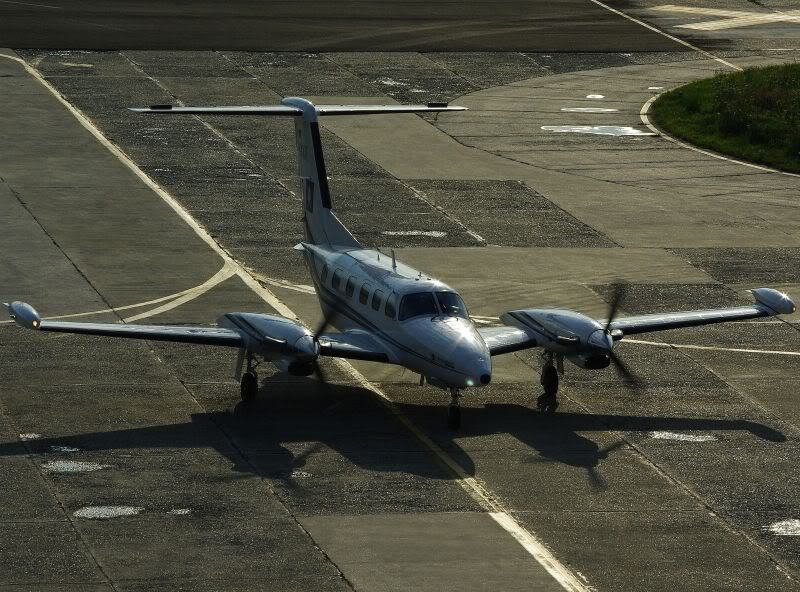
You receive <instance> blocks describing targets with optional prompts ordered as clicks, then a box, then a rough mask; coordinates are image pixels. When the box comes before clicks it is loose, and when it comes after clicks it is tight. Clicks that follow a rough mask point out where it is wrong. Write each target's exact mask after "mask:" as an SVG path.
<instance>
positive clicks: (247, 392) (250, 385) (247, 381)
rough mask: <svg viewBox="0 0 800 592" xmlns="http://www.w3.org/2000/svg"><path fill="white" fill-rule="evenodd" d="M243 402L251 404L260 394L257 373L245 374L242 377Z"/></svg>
mask: <svg viewBox="0 0 800 592" xmlns="http://www.w3.org/2000/svg"><path fill="white" fill-rule="evenodd" d="M241 394H242V401H243V402H245V403H250V402H251V401H253V400H254V399H255V398H256V395H257V394H258V378H257V377H256V374H255V372H245V373H244V374H243V375H242V384H241Z"/></svg>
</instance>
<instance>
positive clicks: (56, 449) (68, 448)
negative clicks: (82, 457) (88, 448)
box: [50, 446, 81, 453]
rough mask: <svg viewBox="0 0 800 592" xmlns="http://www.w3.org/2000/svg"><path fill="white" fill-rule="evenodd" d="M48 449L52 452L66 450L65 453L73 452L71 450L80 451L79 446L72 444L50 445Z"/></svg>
mask: <svg viewBox="0 0 800 592" xmlns="http://www.w3.org/2000/svg"><path fill="white" fill-rule="evenodd" d="M50 450H51V451H52V452H67V453H73V452H80V451H81V449H80V448H75V447H74V446H51V447H50Z"/></svg>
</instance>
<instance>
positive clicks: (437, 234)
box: [381, 230, 447, 238]
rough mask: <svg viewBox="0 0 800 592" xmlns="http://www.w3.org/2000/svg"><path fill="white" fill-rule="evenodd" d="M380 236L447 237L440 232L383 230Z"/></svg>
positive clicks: (444, 233)
mask: <svg viewBox="0 0 800 592" xmlns="http://www.w3.org/2000/svg"><path fill="white" fill-rule="evenodd" d="M381 234H385V235H386V236H431V237H433V238H442V237H443V236H447V233H446V232H442V231H441V230H384V231H383V232H381Z"/></svg>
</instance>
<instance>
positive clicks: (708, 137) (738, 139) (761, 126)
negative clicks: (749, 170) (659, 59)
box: [648, 64, 800, 173]
mask: <svg viewBox="0 0 800 592" xmlns="http://www.w3.org/2000/svg"><path fill="white" fill-rule="evenodd" d="M648 115H649V116H650V118H651V119H652V121H653V122H654V123H655V124H656V125H657V126H658V127H660V128H662V129H663V130H665V131H666V132H668V133H669V134H671V135H674V136H676V137H679V138H682V139H684V140H687V141H689V142H691V143H692V144H696V145H698V146H703V147H705V148H710V149H712V150H715V151H716V152H721V153H723V154H728V155H731V156H734V157H736V158H741V159H744V160H749V161H752V162H757V163H760V164H765V165H768V166H771V167H775V168H778V169H782V170H785V171H790V172H793V173H800V65H796V64H786V65H782V66H767V67H763V68H750V69H747V70H745V71H743V72H735V73H731V74H717V75H716V76H714V77H713V78H708V79H706V80H699V81H697V82H692V83H690V84H687V85H686V86H682V87H681V88H678V89H675V90H673V91H670V92H668V93H664V94H663V95H661V96H660V97H659V98H658V99H657V100H656V101H655V102H654V103H653V105H652V106H651V108H650V111H649V113H648Z"/></svg>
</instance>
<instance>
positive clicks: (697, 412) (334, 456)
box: [0, 2, 800, 591]
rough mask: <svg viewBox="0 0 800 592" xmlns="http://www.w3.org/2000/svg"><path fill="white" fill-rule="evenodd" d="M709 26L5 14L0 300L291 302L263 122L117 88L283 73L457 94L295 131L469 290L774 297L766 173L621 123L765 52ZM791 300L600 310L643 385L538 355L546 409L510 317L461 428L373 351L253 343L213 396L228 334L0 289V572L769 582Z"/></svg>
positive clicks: (779, 225)
mask: <svg viewBox="0 0 800 592" xmlns="http://www.w3.org/2000/svg"><path fill="white" fill-rule="evenodd" d="M730 4H731V6H730V8H731V9H740V8H742V7H741V6H739V5H738V4H737V3H736V2H731V3H730ZM750 6H751V10H757V9H756V8H752V5H750ZM626 10H627V9H626ZM642 10H644V9H642ZM637 26H638V25H637ZM771 26H772V25H763V26H762V39H767V40H769V39H770V38H771V36H773V33H772V31H775V30H782V29H780V27H785V25H781V24H778V25H775V27H778V28H777V29H773V28H770V27H771ZM798 26H800V25H798ZM643 31H646V30H645V29H643ZM737 31H738V29H737V30H729V31H728V32H727V33H726V35H727V38H726V44H727V46H728V47H729V48H732V49H730V50H729V51H726V52H724V53H715V54H714V55H713V56H709V55H707V54H703V53H701V52H698V51H695V50H693V49H691V48H689V47H681V48H680V50H678V51H657V52H649V51H644V52H642V51H637V52H624V53H601V52H592V53H582V52H579V53H560V52H556V51H553V52H552V53H548V52H529V53H524V54H522V53H513V52H499V53H492V54H477V53H441V52H440V53H427V54H420V53H385V54H380V53H355V54H351V53H325V54H288V53H271V54H262V53H250V52H235V51H197V52H165V51H119V52H91V51H65V50H54V51H42V50H18V51H17V52H13V51H10V50H6V51H5V52H4V53H5V55H6V56H9V57H0V95H2V96H3V97H4V98H6V103H7V106H8V114H7V116H6V117H4V118H2V119H0V137H2V138H3V140H4V141H3V143H2V144H0V151H1V154H2V158H0V199H2V211H3V212H4V217H3V223H2V228H3V232H2V233H0V245H1V247H2V252H3V253H5V254H7V255H6V256H4V257H2V258H0V300H2V301H7V300H12V299H14V300H16V299H18V300H25V301H28V302H31V303H32V304H33V305H35V306H36V307H37V309H38V310H39V311H40V312H41V313H42V315H43V316H60V315H81V316H77V317H75V320H81V319H82V320H105V321H111V320H126V322H142V323H190V324H202V325H205V324H211V323H213V322H214V319H215V318H216V317H217V316H219V314H221V313H222V312H224V311H230V310H247V311H255V312H259V311H263V312H272V313H274V312H278V313H281V314H287V313H289V314H291V313H295V314H297V316H299V317H300V318H301V319H302V320H304V321H305V322H307V323H308V324H313V323H315V322H317V321H318V316H319V310H318V306H317V303H316V299H315V298H314V296H313V294H310V293H309V287H308V285H307V284H308V279H307V278H306V277H305V273H304V269H303V267H302V265H301V264H300V261H299V260H298V257H297V254H296V252H294V251H292V250H291V247H292V246H293V245H294V244H296V242H297V241H298V240H300V237H301V228H300V223H299V219H300V207H299V201H298V199H297V198H296V197H295V194H294V193H293V191H294V184H295V178H294V174H295V160H294V159H295V154H294V148H293V145H292V142H291V124H290V123H287V122H285V121H283V120H279V121H275V120H264V119H259V118H224V117H204V118H194V117H192V118H180V117H174V118H148V117H146V116H142V115H135V114H132V113H130V112H128V111H127V110H126V107H128V106H138V105H147V104H152V103H165V102H176V101H179V102H183V103H185V104H195V105H197V104H233V103H238V104H247V103H250V104H252V103H261V104H267V103H272V102H275V101H277V100H279V99H280V97H281V96H286V95H303V96H308V97H310V98H312V99H319V100H326V101H328V102H332V101H335V100H347V101H348V102H349V101H352V102H375V101H381V102H386V101H393V100H396V101H399V102H424V101H428V100H452V101H454V102H456V103H458V104H462V105H465V106H467V107H469V108H470V110H469V111H467V112H464V113H458V114H445V115H440V116H439V117H435V118H434V117H430V118H420V117H417V116H411V115H409V116H406V115H401V116H392V117H374V118H363V119H360V118H336V119H333V118H331V119H330V120H325V121H323V125H324V126H325V127H324V129H323V145H324V147H325V150H326V157H327V163H328V171H329V174H330V175H331V180H330V183H331V188H332V193H333V199H334V207H335V209H336V211H337V214H338V215H339V216H340V217H341V219H342V220H343V221H344V223H345V224H346V225H348V227H350V228H351V229H352V230H353V231H354V233H355V234H356V236H357V237H358V238H359V239H361V240H362V241H363V242H365V243H366V244H369V245H375V246H381V247H391V248H395V249H396V250H397V255H398V257H399V258H400V259H402V260H404V261H407V262H409V263H410V264H412V265H415V266H417V267H420V268H422V269H425V270H426V271H428V272H430V273H432V274H434V275H436V276H438V277H440V278H442V279H443V280H444V281H446V282H448V283H449V284H450V285H453V286H454V287H456V288H457V289H459V290H460V291H461V292H462V294H463V295H464V296H465V298H466V300H467V303H468V305H469V306H470V311H471V313H472V314H473V316H474V317H475V318H476V319H477V320H478V321H479V322H485V323H491V322H493V320H494V319H495V318H496V317H497V316H498V315H499V314H500V313H502V312H503V311H505V310H509V309H511V308H519V307H521V306H537V307H538V306H548V305H553V306H561V307H569V308H574V309H576V310H580V311H582V312H585V313H587V314H591V315H594V316H596V317H598V318H599V317H602V316H604V315H605V313H606V311H607V307H608V304H607V298H608V295H609V285H610V284H611V283H612V282H613V281H614V280H616V279H617V278H624V279H627V280H628V281H629V282H630V296H629V298H628V299H627V300H626V302H625V303H624V310H625V312H626V313H640V312H650V311H664V310H678V309H685V308H701V307H709V306H710V307H713V306H724V305H731V304H735V303H739V302H747V301H748V299H749V297H748V295H747V294H746V293H745V292H744V290H745V289H746V288H751V287H757V286H761V285H769V286H772V287H777V288H781V289H786V290H787V291H788V292H789V293H790V294H792V295H794V296H795V297H796V298H797V297H800V276H799V275H798V269H800V244H798V242H799V241H800V234H799V231H800V217H799V216H798V214H797V210H796V203H797V200H798V198H800V186H799V185H798V181H797V177H795V176H789V175H784V174H780V173H776V172H771V171H766V170H764V169H761V168H753V167H750V166H747V165H745V164H741V163H735V162H732V161H730V160H725V159H720V158H717V157H714V156H712V155H708V154H704V153H700V152H697V151H695V150H692V149H691V148H689V147H686V146H683V145H681V144H678V143H675V142H672V141H670V140H669V139H667V138H665V137H661V136H658V135H647V134H656V133H657V132H655V131H653V130H652V129H651V128H649V127H648V126H647V125H646V122H645V120H644V119H643V118H642V115H641V112H642V110H643V109H644V105H646V103H647V101H649V99H650V98H651V97H653V96H654V95H656V94H657V93H659V92H661V91H663V90H666V89H669V88H671V87H674V86H677V85H679V84H681V83H683V82H686V81H690V80H694V79H697V78H701V77H704V76H708V75H710V74H713V73H714V72H717V71H720V70H723V69H730V68H731V67H743V66H746V65H751V64H762V63H773V62H780V61H789V60H795V59H796V58H795V52H794V51H792V50H791V48H789V47H787V48H785V51H781V52H775V51H766V50H765V49H758V50H757V51H756V50H755V49H754V48H752V47H749V46H748V45H747V44H748V43H751V41H749V40H748V39H751V38H749V37H744V38H743V37H740V36H738V33H737ZM587 43H588V42H587ZM715 56H716V59H715ZM9 58H10V59H9ZM19 58H23V59H24V60H25V62H26V63H27V64H28V67H27V68H26V67H25V65H23V64H22V63H21V62H20V61H17V60H18V59H19ZM38 76H41V77H42V79H43V81H44V83H43V81H42V80H40V79H39V78H38ZM46 85H50V88H52V89H53V90H54V91H55V92H56V93H57V94H58V96H56V94H54V93H53V92H51V90H49V88H48V87H47V86H46ZM59 97H61V99H59ZM62 100H63V101H65V102H66V103H68V104H69V105H70V106H71V107H72V109H74V110H75V111H70V110H68V109H67V108H66V106H65V105H64V103H62V102H61V101H62ZM587 109H588V111H587ZM75 112H77V113H78V117H76V114H75ZM79 117H82V118H83V119H82V120H81V119H79ZM81 121H83V122H84V123H85V124H86V125H82V124H81ZM587 128H588V129H587ZM598 131H604V132H607V133H614V134H622V135H604V134H601V135H598V134H597V132H598ZM586 132H594V133H586ZM95 134H96V135H95ZM98 136H100V137H99V138H98ZM112 143H113V145H114V146H117V147H118V148H119V149H120V150H121V151H122V152H123V153H124V154H120V153H115V152H114V150H115V148H114V147H113V146H111V144H112ZM398 233H400V234H398ZM798 318H800V317H799V316H798V315H793V316H792V317H789V318H788V320H789V322H783V321H764V322H755V323H732V324H726V325H721V326H716V327H708V328H695V329H685V330H679V331H672V332H667V333H661V334H654V335H652V336H650V335H643V336H641V339H636V340H634V339H630V340H628V339H626V340H624V341H622V342H620V344H619V348H618V350H617V351H619V352H620V355H621V356H623V358H624V360H625V361H626V363H627V364H628V365H629V366H630V367H631V368H633V369H634V370H635V372H636V373H637V375H638V376H640V377H641V378H642V380H643V382H644V384H643V386H642V387H641V388H640V389H638V390H630V389H627V388H626V387H625V386H624V385H623V384H622V383H621V381H620V380H619V378H618V377H617V376H616V375H615V374H614V373H613V372H612V371H611V370H607V371H602V372H587V371H583V370H580V369H577V368H575V367H572V366H568V367H567V375H566V377H565V379H564V380H563V382H562V391H561V402H562V404H561V407H560V408H559V412H558V414H556V415H555V416H553V417H549V416H543V415H540V414H539V413H537V412H536V411H535V397H536V395H538V371H539V364H538V356H537V353H536V352H535V351H534V352H522V353H519V354H513V355H508V356H502V357H498V358H495V360H494V361H495V370H494V375H493V381H492V384H491V386H489V387H487V388H485V389H480V390H475V391H471V392H470V393H469V394H468V396H465V397H464V410H463V419H464V428H463V429H462V430H461V431H459V432H458V433H453V432H451V431H449V430H447V429H446V427H445V404H446V401H447V396H446V395H445V394H443V393H442V392H441V391H437V390H435V389H433V388H432V387H429V386H425V387H419V386H417V384H416V382H417V377H416V376H414V375H411V374H410V373H408V372H406V373H403V372H400V371H398V370H397V369H395V368H392V367H385V366H380V365H375V364H368V363H358V364H355V370H353V369H352V368H348V367H347V366H339V365H336V364H330V365H329V366H327V367H326V369H327V370H328V372H327V373H328V374H329V375H331V376H332V378H333V383H332V384H330V385H328V386H324V385H321V384H320V383H318V382H317V381H315V380H311V379H288V378H286V377H284V376H281V375H278V374H273V373H272V372H271V371H270V370H269V369H268V368H263V367H262V368H261V369H260V376H261V377H262V378H263V380H262V388H261V392H260V395H259V400H258V402H257V403H256V404H255V405H254V406H252V407H244V406H242V405H241V404H240V403H239V402H238V385H237V384H236V382H235V381H234V380H233V379H232V378H231V375H232V368H233V363H234V359H235V352H233V351H230V350H227V349H223V348H211V347H196V346H185V345H177V344H160V343H150V342H136V341H134V342H131V341H126V340H105V339H97V338H90V337H81V336H75V335H55V334H52V335H49V334H37V333H35V332H31V331H23V330H22V329H20V328H18V327H15V326H13V325H11V324H9V323H2V324H0V355H2V359H3V360H4V363H3V364H2V365H1V366H0V474H2V476H3V477H2V481H3V487H2V488H0V531H2V536H0V591H5V590H9V591H11V590H28V589H37V590H86V589H96V590H150V589H160V590H178V589H188V588H191V589H198V590H220V589H225V590H251V589H254V588H259V589H261V588H264V589H267V588H269V589H280V590H293V589H297V590H300V589H303V590H305V589H318V590H411V589H413V590H448V589H458V590H473V589H476V590H477V589H503V590H516V589H525V590H531V589H533V590H558V589H565V588H566V589H575V590H580V589H584V590H586V589H591V590H599V591H617V590H619V591H622V590H632V589H641V590H674V589H677V588H679V589H683V590H742V591H744V590H748V591H749V590H795V589H800V583H799V582H798V579H800V538H799V537H798V535H800V496H798V493H797V492H798V477H797V475H798V470H797V469H798V460H797V459H798V457H800V455H798V446H799V445H800V444H799V442H800V438H798V435H799V434H800V431H798V422H800V406H798V404H797V401H796V395H797V392H798V388H797V386H798V378H797V377H798V364H800V359H799V357H798V354H800V339H798V333H797V325H796V322H797V320H798ZM676 344H677V345H676ZM362 377H365V378H362ZM481 492H483V493H485V494H486V495H488V496H489V497H490V498H491V502H487V499H486V498H482V497H481V495H480V493H481ZM493 504H494V505H493ZM498 508H499V509H500V510H501V511H500V512H498V511H497V510H498ZM509 521H510V523H511V525H512V527H513V525H516V526H517V527H518V528H519V530H516V531H514V532H516V533H517V534H520V533H522V534H523V535H526V536H533V537H535V538H536V539H537V540H538V541H539V542H540V543H541V544H542V546H543V547H544V548H546V549H547V550H549V551H550V552H552V554H553V555H554V556H555V558H556V559H557V560H558V561H559V562H560V564H561V565H562V566H563V567H564V572H562V573H561V574H558V573H556V577H553V575H552V572H548V570H547V569H546V567H545V566H544V564H543V562H542V561H539V560H537V556H536V553H535V547H532V546H531V545H523V544H520V542H519V540H518V539H517V538H515V536H513V535H512V534H511V533H510V532H509ZM523 540H528V539H524V536H523ZM532 549H533V552H532ZM545 563H546V562H545ZM565 574H566V575H565ZM570 585H571V586H572V587H571V588H570V587H569V586H570Z"/></svg>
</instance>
